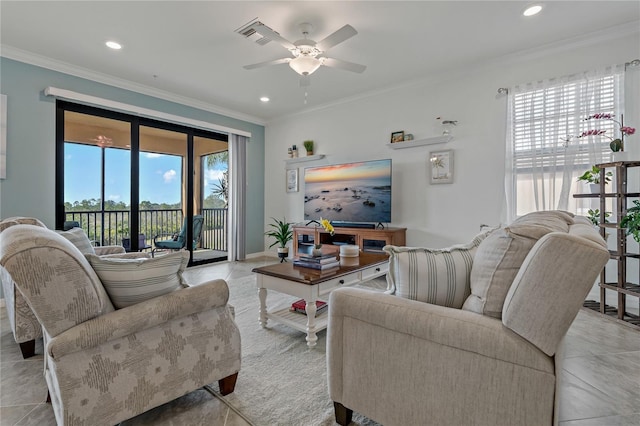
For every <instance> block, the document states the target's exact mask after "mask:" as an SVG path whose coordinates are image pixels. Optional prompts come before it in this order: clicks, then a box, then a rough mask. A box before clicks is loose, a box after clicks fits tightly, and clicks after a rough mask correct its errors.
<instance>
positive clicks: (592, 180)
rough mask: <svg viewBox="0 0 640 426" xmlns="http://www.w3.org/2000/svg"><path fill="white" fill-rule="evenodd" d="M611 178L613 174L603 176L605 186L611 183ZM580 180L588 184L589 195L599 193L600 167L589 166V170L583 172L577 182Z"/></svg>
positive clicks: (608, 173)
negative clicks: (589, 188)
mask: <svg viewBox="0 0 640 426" xmlns="http://www.w3.org/2000/svg"><path fill="white" fill-rule="evenodd" d="M612 176H613V173H611V172H607V173H605V175H604V183H605V185H606V184H607V183H609V182H611V177H612ZM581 180H582V181H585V182H587V183H589V184H590V185H589V186H590V187H591V193H594V194H595V193H598V192H600V167H598V166H591V169H589V170H587V171H586V172H584V173H583V174H582V176H580V177H579V178H578V181H581Z"/></svg>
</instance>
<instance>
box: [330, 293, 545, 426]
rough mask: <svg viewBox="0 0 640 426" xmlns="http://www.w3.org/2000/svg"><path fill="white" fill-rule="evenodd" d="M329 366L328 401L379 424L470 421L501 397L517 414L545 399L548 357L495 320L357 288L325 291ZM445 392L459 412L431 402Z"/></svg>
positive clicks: (442, 400)
mask: <svg viewBox="0 0 640 426" xmlns="http://www.w3.org/2000/svg"><path fill="white" fill-rule="evenodd" d="M327 368H328V382H329V394H330V396H331V398H332V400H333V401H336V402H339V403H341V404H343V405H344V406H346V407H348V408H350V409H352V410H354V411H357V412H360V413H365V414H366V415H367V416H368V417H370V418H372V419H374V420H376V421H378V422H381V423H383V424H415V422H417V421H418V419H420V418H422V420H424V419H426V418H430V419H431V420H432V423H433V424H470V423H473V421H474V417H473V416H474V415H478V414H479V413H478V408H483V405H486V406H487V407H488V408H487V409H488V410H494V409H495V407H496V406H498V405H499V406H502V405H503V404H504V406H507V407H508V408H507V409H508V410H509V411H513V412H515V413H519V414H518V416H519V417H520V418H522V419H523V422H525V419H526V416H535V415H536V414H535V413H537V412H538V410H540V411H541V412H544V409H542V408H541V407H546V408H548V407H549V406H551V407H552V406H553V389H554V385H555V374H554V363H553V358H552V357H548V356H547V355H545V354H544V353H543V352H542V351H540V350H539V349H538V348H536V347H535V346H534V345H532V344H531V343H529V342H528V341H526V340H525V339H523V338H522V337H520V336H518V335H517V334H516V333H514V332H513V331H511V330H509V329H508V328H506V327H504V326H503V324H502V323H501V322H500V321H499V320H497V319H495V318H490V317H485V316H482V315H479V314H476V313H473V312H468V311H461V310H459V309H452V308H446V307H442V306H437V305H431V304H427V303H422V302H418V301H413V300H407V299H402V298H398V297H394V296H391V295H386V294H382V293H376V292H371V291H367V290H362V289H356V288H341V289H338V290H336V291H334V292H332V293H331V296H330V299H329V326H328V332H327ZM513 383H515V384H516V385H521V390H519V391H518V392H515V393H514V392H513V386H512V384H513ZM487 387H489V388H490V389H492V392H487V391H486V389H487ZM368 389H377V391H376V392H375V393H372V392H368V391H367V390H368ZM519 392H521V393H519ZM530 394H542V395H544V397H540V398H539V400H540V401H539V403H538V401H536V402H535V404H532V405H526V403H525V402H524V401H527V400H530V399H531V397H530V396H529V395H530ZM547 394H548V395H547ZM494 399H495V400H494ZM501 399H502V401H501ZM451 401H456V403H455V404H454V405H455V407H459V409H458V411H457V412H454V413H452V412H450V411H448V410H440V409H437V407H442V406H444V405H446V406H451V407H452V410H454V409H455V407H454V405H452V404H451ZM533 405H535V407H534V408H533V410H535V411H534V412H532V411H530V407H531V406H533ZM390 407H393V410H390V409H389V408H390ZM464 407H467V408H464ZM519 411H520V412H519ZM548 411H549V413H552V409H549V410H548ZM436 412H438V413H443V412H444V414H443V416H444V417H442V418H436V417H434V418H431V417H430V416H431V415H432V414H430V413H436ZM404 415H407V416H409V415H413V416H414V417H413V418H402V417H394V416H404ZM490 415H494V413H490ZM447 416H449V417H447ZM478 418H483V416H482V415H481V416H480V417H478ZM487 418H489V417H487ZM531 418H533V417H531ZM493 419H497V417H493ZM476 420H477V419H476ZM550 421H551V420H550V419H549V422H550ZM487 423H488V424H490V421H488V422H487ZM541 423H544V422H542V421H541ZM483 424H484V423H483ZM493 424H500V422H499V421H498V422H496V423H493ZM514 424H518V423H514Z"/></svg>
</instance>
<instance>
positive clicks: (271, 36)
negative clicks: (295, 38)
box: [254, 23, 296, 49]
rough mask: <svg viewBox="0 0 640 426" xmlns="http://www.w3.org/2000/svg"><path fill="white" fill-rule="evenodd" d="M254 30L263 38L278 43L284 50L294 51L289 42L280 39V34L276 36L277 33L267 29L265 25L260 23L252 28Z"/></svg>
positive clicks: (293, 46) (292, 45)
mask: <svg viewBox="0 0 640 426" xmlns="http://www.w3.org/2000/svg"><path fill="white" fill-rule="evenodd" d="M254 30H255V31H256V32H257V33H258V34H260V35H261V36H263V37H266V38H269V39H271V40H273V41H277V42H278V43H280V44H281V45H283V46H284V47H285V48H287V49H295V48H296V46H295V45H294V44H293V43H291V42H290V41H289V40H287V39H286V38H284V37H282V36H281V35H280V34H278V33H277V32H275V31H273V30H272V29H271V28H269V27H267V26H266V25H264V24H262V23H260V24H258V25H256V26H255V27H254Z"/></svg>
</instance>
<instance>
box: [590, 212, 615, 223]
mask: <svg viewBox="0 0 640 426" xmlns="http://www.w3.org/2000/svg"><path fill="white" fill-rule="evenodd" d="M609 216H611V212H604V223H609V221H608V220H607V218H608V217H609ZM587 219H589V220H590V221H591V223H593V224H594V225H595V226H598V225H600V209H595V210H592V209H589V210H588V211H587Z"/></svg>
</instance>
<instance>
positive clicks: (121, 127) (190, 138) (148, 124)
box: [56, 101, 230, 263]
mask: <svg viewBox="0 0 640 426" xmlns="http://www.w3.org/2000/svg"><path fill="white" fill-rule="evenodd" d="M56 124H57V130H56V132H57V136H56V139H57V143H58V145H57V159H56V163H57V170H58V172H57V182H56V200H57V203H56V227H57V228H59V229H62V228H63V227H64V226H65V222H77V223H78V224H79V225H80V226H81V227H82V228H83V229H85V231H86V232H87V234H88V235H89V237H90V239H91V240H93V241H94V242H95V244H101V245H110V244H117V245H120V244H122V245H124V246H125V248H126V249H127V250H129V251H142V250H147V251H153V252H154V254H158V255H162V254H163V253H168V252H170V251H171V250H174V249H178V248H184V249H187V250H189V251H191V253H192V263H193V262H194V261H195V262H196V263H202V262H208V261H216V260H226V259H227V242H226V239H227V229H228V228H227V227H228V221H227V214H226V212H227V208H228V205H227V203H228V200H227V195H228V193H227V192H226V190H227V189H228V187H229V184H230V183H229V182H228V174H227V170H228V165H227V161H228V143H227V136H226V135H222V134H217V133H213V132H205V131H201V130H198V129H191V128H186V127H184V126H178V125H174V124H170V123H162V122H158V121H155V120H149V119H142V118H139V117H132V116H128V115H125V114H120V113H115V112H110V111H104V110H100V109H96V108H91V107H86V106H81V105H76V104H70V103H67V102H63V101H58V115H57V123H56ZM67 225H68V224H67ZM176 241H177V242H180V243H181V244H178V246H180V247H178V246H177V245H176Z"/></svg>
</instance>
